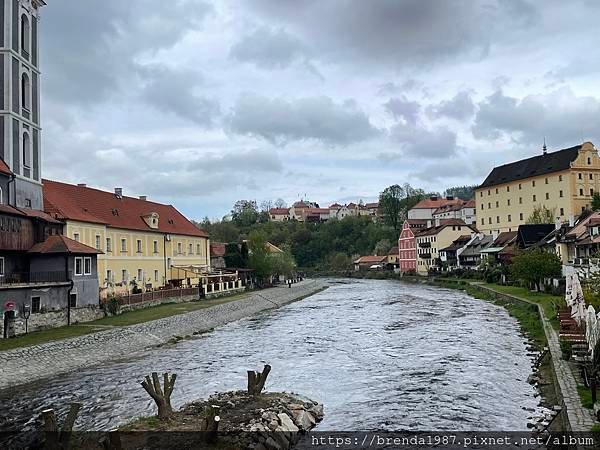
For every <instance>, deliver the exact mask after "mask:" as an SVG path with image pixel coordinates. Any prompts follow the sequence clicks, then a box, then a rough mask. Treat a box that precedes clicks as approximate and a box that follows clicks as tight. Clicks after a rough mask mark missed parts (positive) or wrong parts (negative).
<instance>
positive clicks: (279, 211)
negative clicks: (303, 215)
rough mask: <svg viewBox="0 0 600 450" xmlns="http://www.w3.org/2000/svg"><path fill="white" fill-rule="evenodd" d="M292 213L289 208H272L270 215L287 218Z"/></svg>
mask: <svg viewBox="0 0 600 450" xmlns="http://www.w3.org/2000/svg"><path fill="white" fill-rule="evenodd" d="M289 213H290V209H289V208H271V209H270V210H269V214H271V215H273V216H287V215H288V214H289Z"/></svg>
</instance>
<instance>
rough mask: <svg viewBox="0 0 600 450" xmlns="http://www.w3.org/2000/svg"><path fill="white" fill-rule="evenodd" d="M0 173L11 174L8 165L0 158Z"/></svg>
mask: <svg viewBox="0 0 600 450" xmlns="http://www.w3.org/2000/svg"><path fill="white" fill-rule="evenodd" d="M0 173H3V174H5V175H12V174H13V173H12V172H11V171H10V169H9V168H8V165H7V164H6V163H5V162H4V160H3V159H2V158H0Z"/></svg>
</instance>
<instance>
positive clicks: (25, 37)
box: [21, 14, 31, 58]
mask: <svg viewBox="0 0 600 450" xmlns="http://www.w3.org/2000/svg"><path fill="white" fill-rule="evenodd" d="M30 34H31V31H30V27H29V19H28V18H27V15H25V14H23V15H22V16H21V50H22V52H23V53H24V55H25V57H26V58H29V36H30Z"/></svg>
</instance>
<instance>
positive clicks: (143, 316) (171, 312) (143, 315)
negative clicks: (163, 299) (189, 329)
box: [88, 294, 246, 327]
mask: <svg viewBox="0 0 600 450" xmlns="http://www.w3.org/2000/svg"><path fill="white" fill-rule="evenodd" d="M245 296H246V294H238V295H233V296H231V297H222V298H217V299H214V300H199V301H195V302H189V303H167V304H164V305H159V306H154V307H152V308H144V309H138V310H135V311H129V312H125V313H123V314H119V315H118V316H111V317H105V318H104V319H100V320H96V321H94V322H89V324H88V325H103V326H107V325H108V326H118V327H125V326H128V325H135V324H138V323H144V322H149V321H151V320H157V319H163V318H165V317H171V316H176V315H178V314H186V313H189V312H193V311H198V310H200V309H206V308H210V307H211V306H215V305H221V304H223V303H229V302H232V301H235V300H240V299H242V298H244V297H245Z"/></svg>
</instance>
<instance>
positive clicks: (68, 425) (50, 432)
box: [42, 402, 83, 450]
mask: <svg viewBox="0 0 600 450" xmlns="http://www.w3.org/2000/svg"><path fill="white" fill-rule="evenodd" d="M82 406H83V405H82V404H81V403H77V402H74V403H71V407H70V409H69V413H68V414H67V417H66V419H65V422H64V423H63V426H62V429H61V428H59V426H58V420H57V419H56V413H55V412H54V410H53V409H45V410H44V411H42V419H43V420H44V434H45V437H46V449H47V450H67V449H68V448H69V444H70V440H71V432H72V431H73V426H74V425H75V420H77V415H78V414H79V410H80V409H81V407H82Z"/></svg>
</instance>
